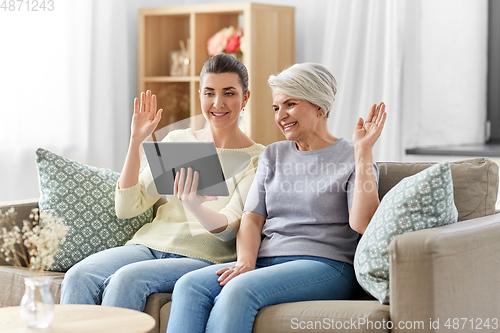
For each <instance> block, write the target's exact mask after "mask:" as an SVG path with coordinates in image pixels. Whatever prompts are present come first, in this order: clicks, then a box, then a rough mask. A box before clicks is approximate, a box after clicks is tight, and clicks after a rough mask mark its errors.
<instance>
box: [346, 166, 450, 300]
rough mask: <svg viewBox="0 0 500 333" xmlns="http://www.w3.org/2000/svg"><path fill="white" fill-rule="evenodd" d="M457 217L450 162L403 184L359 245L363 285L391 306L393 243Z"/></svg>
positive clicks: (388, 196)
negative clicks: (417, 231)
mask: <svg viewBox="0 0 500 333" xmlns="http://www.w3.org/2000/svg"><path fill="white" fill-rule="evenodd" d="M457 217H458V212H457V209H456V207H455V205H454V202H453V183H452V178H451V170H450V164H449V163H448V162H444V163H439V164H436V165H433V166H431V167H429V168H427V169H425V170H423V171H421V172H419V173H418V174H416V175H413V176H410V177H407V178H405V179H403V180H402V181H400V182H399V183H398V184H397V185H396V186H394V187H393V188H392V189H391V190H390V191H389V192H388V193H387V194H386V195H385V196H384V198H383V199H382V201H381V202H380V205H379V207H378V209H377V211H376V212H375V214H374V215H373V217H372V219H371V221H370V224H369V225H368V227H367V228H366V231H365V233H364V234H363V236H362V237H361V240H360V241H359V244H358V247H357V249H356V254H355V256H354V270H355V272H356V278H357V280H358V282H359V284H360V285H361V286H362V287H363V289H365V290H366V291H367V292H368V293H370V294H371V295H373V296H374V297H375V298H376V299H378V300H379V301H380V302H381V303H384V304H388V303H389V244H390V242H391V241H392V240H393V239H394V238H395V237H396V236H398V235H401V234H404V233H408V232H411V231H416V230H421V229H427V228H432V227H437V226H441V225H446V224H450V223H454V222H456V221H457Z"/></svg>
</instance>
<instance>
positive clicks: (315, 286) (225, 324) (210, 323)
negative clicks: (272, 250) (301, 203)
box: [167, 256, 355, 333]
mask: <svg viewBox="0 0 500 333" xmlns="http://www.w3.org/2000/svg"><path fill="white" fill-rule="evenodd" d="M234 264H235V263H234V262H233V263H226V264H220V265H213V266H210V267H205V268H202V269H199V270H197V271H194V272H191V273H188V274H186V275H184V276H183V277H182V278H180V279H179V281H177V284H176V285H175V288H174V293H173V295H172V300H173V301H172V307H171V310H170V318H169V322H168V328H167V333H181V332H186V333H196V332H200V333H201V332H210V333H211V332H214V333H215V332H217V333H224V332H228V333H234V332H238V333H245V332H247V333H250V332H252V327H253V322H254V320H255V316H256V315H257V312H258V311H259V310H260V309H261V308H263V307H265V306H269V305H274V304H280V303H287V302H299V301H311V300H334V299H349V298H350V297H351V296H352V294H353V292H354V288H355V276H354V269H353V267H352V265H349V264H347V263H344V262H339V261H335V260H330V259H325V258H319V257H310V256H287V257H269V258H259V259H258V260H257V263H256V269H255V270H253V271H249V272H246V273H243V274H240V275H238V276H236V277H235V278H233V279H232V280H230V281H229V282H228V283H227V284H226V285H225V286H224V287H221V286H220V285H219V282H218V281H217V279H218V277H219V276H218V275H217V274H215V272H216V271H217V270H219V269H221V268H223V267H231V266H233V265H234Z"/></svg>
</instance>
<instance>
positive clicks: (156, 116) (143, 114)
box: [132, 90, 163, 142]
mask: <svg viewBox="0 0 500 333" xmlns="http://www.w3.org/2000/svg"><path fill="white" fill-rule="evenodd" d="M162 111H163V110H162V109H160V110H158V112H156V95H151V91H150V90H148V91H146V93H141V105H140V106H139V100H138V99H137V98H136V99H134V117H133V118H132V139H134V140H137V141H139V142H143V141H145V140H146V139H147V138H148V137H149V136H150V135H151V134H153V132H154V130H155V128H156V126H157V125H158V123H159V122H160V119H161V113H162Z"/></svg>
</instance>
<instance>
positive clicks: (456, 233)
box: [389, 214, 500, 332]
mask: <svg viewBox="0 0 500 333" xmlns="http://www.w3.org/2000/svg"><path fill="white" fill-rule="evenodd" d="M389 261H390V274H389V281H390V282H389V283H390V291H391V294H390V312H391V320H392V322H393V323H394V324H395V325H396V324H397V323H399V322H407V321H410V322H412V323H413V322H417V321H418V322H420V321H422V322H423V323H424V324H425V328H426V330H425V331H426V332H441V331H443V332H444V331H449V330H448V328H447V327H446V326H445V324H446V322H447V320H448V319H450V320H451V323H452V324H453V319H454V318H458V319H459V322H460V324H459V325H463V324H464V320H463V319H461V318H467V320H469V321H468V322H466V323H465V327H463V329H461V330H460V331H469V330H471V325H474V327H473V329H474V328H475V326H476V324H479V321H480V320H482V321H483V323H484V322H485V320H486V319H488V318H489V322H490V323H491V321H492V318H497V319H496V320H497V321H498V322H499V323H498V325H499V326H500V315H499V314H500V298H499V297H498V295H500V214H495V215H490V216H486V217H481V218H475V219H471V220H468V221H464V222H458V223H455V224H451V225H447V226H443V227H439V228H433V229H427V230H420V231H417V232H412V233H408V234H404V235H401V236H398V237H396V238H395V239H394V240H393V241H392V242H391V244H390V246H389ZM478 318H480V319H478ZM430 320H432V321H434V326H435V327H437V326H438V325H437V324H436V322H435V321H437V320H439V329H437V330H434V329H432V327H430ZM471 320H472V321H471ZM467 325H468V326H467ZM490 329H492V328H491V327H490ZM398 331H401V332H403V331H404V330H398ZM482 331H483V332H484V331H489V329H488V328H487V327H482ZM492 331H497V330H493V329H492V330H491V332H492Z"/></svg>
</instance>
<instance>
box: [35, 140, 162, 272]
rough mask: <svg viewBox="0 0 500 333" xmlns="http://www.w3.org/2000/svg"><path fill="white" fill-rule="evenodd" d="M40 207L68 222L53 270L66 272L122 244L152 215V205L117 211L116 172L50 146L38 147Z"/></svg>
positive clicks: (147, 221) (148, 220)
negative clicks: (127, 213)
mask: <svg viewBox="0 0 500 333" xmlns="http://www.w3.org/2000/svg"><path fill="white" fill-rule="evenodd" d="M36 155H37V157H36V162H37V167H38V178H39V186H40V199H39V202H38V206H39V208H40V211H41V212H47V213H51V214H53V215H56V216H58V217H61V218H63V220H64V223H65V224H66V225H67V226H69V231H68V235H67V237H66V242H65V243H64V244H63V245H62V246H61V247H60V249H59V251H58V253H57V254H56V256H55V258H54V264H53V265H52V268H51V270H53V271H61V272H65V271H67V270H68V269H69V268H70V267H71V266H73V265H74V264H76V263H77V262H79V261H80V260H82V259H84V258H85V257H88V256H89V255H91V254H94V253H96V252H99V251H102V250H105V249H108V248H111V247H115V246H120V245H124V244H125V242H127V241H128V240H129V239H131V238H132V236H133V235H134V234H135V232H136V231H137V230H139V228H140V227H142V226H143V225H144V224H146V223H149V222H151V221H152V219H153V209H152V208H150V209H149V210H147V211H146V212H145V213H143V214H141V215H139V216H136V217H135V218H131V219H119V218H118V217H116V213H115V188H116V182H117V181H118V178H119V174H118V173H116V172H113V171H111V170H108V169H99V168H95V167H90V166H87V165H84V164H81V163H78V162H75V161H72V160H69V159H67V158H64V157H61V156H59V155H56V154H54V153H52V152H50V151H47V150H45V149H42V148H38V149H37V151H36Z"/></svg>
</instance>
